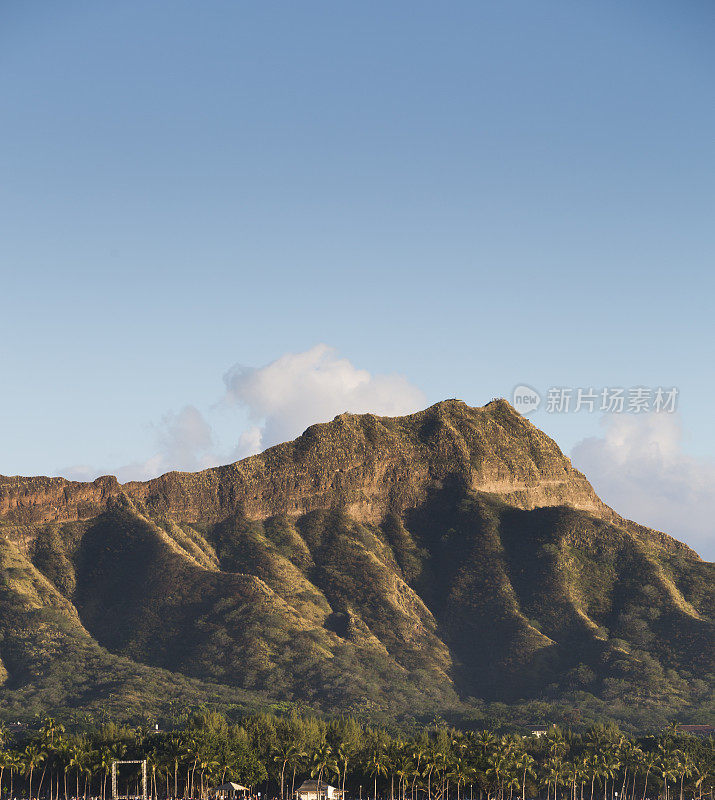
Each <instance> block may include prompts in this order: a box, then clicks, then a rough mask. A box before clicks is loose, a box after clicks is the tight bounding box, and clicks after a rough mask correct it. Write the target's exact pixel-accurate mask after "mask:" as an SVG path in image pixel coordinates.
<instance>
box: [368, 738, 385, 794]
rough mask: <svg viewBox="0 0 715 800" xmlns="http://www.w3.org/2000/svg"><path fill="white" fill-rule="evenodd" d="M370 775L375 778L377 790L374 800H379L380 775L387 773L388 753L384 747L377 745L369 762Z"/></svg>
mask: <svg viewBox="0 0 715 800" xmlns="http://www.w3.org/2000/svg"><path fill="white" fill-rule="evenodd" d="M367 767H368V770H369V771H370V775H372V776H373V777H374V778H375V791H374V794H373V800H377V779H378V777H379V776H380V775H387V755H386V753H385V750H384V748H382V747H375V748H374V749H373V751H372V753H371V754H370V758H369V759H368V762H367Z"/></svg>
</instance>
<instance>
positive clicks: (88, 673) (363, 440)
mask: <svg viewBox="0 0 715 800" xmlns="http://www.w3.org/2000/svg"><path fill="white" fill-rule="evenodd" d="M683 513H684V514H685V513H687V509H683ZM0 534H2V535H1V536H0V575H1V576H2V585H1V586H0V681H1V682H2V686H1V687H0V712H2V710H3V709H4V711H5V713H8V714H9V713H13V714H16V713H20V712H21V711H24V712H27V711H28V710H39V709H46V708H52V709H67V708H98V707H104V708H108V709H111V710H112V711H114V712H116V713H123V714H126V715H132V714H135V715H136V714H140V713H141V712H147V713H148V711H149V710H151V711H152V712H157V713H158V712H159V711H166V709H167V707H169V706H171V705H172V704H174V705H175V706H177V705H179V704H183V703H200V702H213V703H218V704H222V705H225V706H235V707H239V708H244V707H245V708H255V707H259V706H265V705H267V704H270V703H285V702H299V703H303V704H308V705H310V706H312V707H314V708H319V709H320V708H322V709H325V710H327V711H330V710H332V711H335V710H339V711H346V710H350V711H354V712H356V713H361V714H366V715H371V714H372V715H383V716H392V717H403V718H404V717H409V716H420V715H422V716H428V715H430V714H436V713H440V714H445V715H461V716H462V717H469V716H470V715H471V716H478V715H479V714H480V713H484V711H485V709H490V708H492V709H493V708H497V707H499V708H501V705H500V704H504V703H506V704H512V706H511V707H513V708H517V707H525V708H529V709H532V710H533V709H542V711H543V709H544V708H546V707H548V704H549V703H551V704H556V706H558V705H559V704H561V707H562V708H566V707H568V708H571V709H573V707H576V706H577V707H578V708H579V709H581V712H580V713H587V714H601V715H606V716H608V715H609V714H611V715H612V716H620V717H621V718H627V719H631V720H633V721H634V722H633V724H635V725H637V724H639V722H640V724H645V721H646V720H647V719H653V718H654V717H652V716H651V717H649V716H648V714H650V713H653V714H656V716H657V714H658V713H661V716H662V714H663V713H665V714H679V715H681V716H683V715H685V716H686V717H687V716H688V715H693V714H696V715H697V714H702V713H705V710H706V707H707V708H711V705H708V704H709V703H711V702H712V701H711V699H710V698H711V694H710V693H711V689H712V676H711V671H712V642H713V640H714V639H713V614H712V611H713V587H714V586H715V580H714V579H713V578H714V576H713V565H712V564H709V563H706V562H703V561H702V560H701V559H700V558H699V557H698V556H697V554H696V553H694V552H693V551H692V550H690V549H689V548H688V547H687V546H686V545H684V544H681V543H680V542H678V541H676V540H675V539H673V538H671V537H670V536H667V535H666V534H664V533H660V532H658V531H654V530H650V529H648V528H645V527H642V526H640V525H637V524H636V523H634V522H631V521H629V520H625V519H623V518H622V517H620V516H619V515H618V514H617V513H616V512H615V511H613V510H612V509H610V508H609V507H608V506H606V505H605V504H604V503H603V502H602V501H601V500H600V499H599V498H598V497H597V495H596V494H595V492H594V491H593V489H592V487H591V485H590V484H589V482H588V481H587V479H586V478H585V477H584V476H583V475H582V474H581V473H580V472H578V471H577V470H576V469H574V468H573V467H572V465H571V463H570V461H569V459H568V458H566V457H565V456H564V455H563V454H562V453H561V451H560V450H559V448H558V447H557V445H556V444H555V443H554V442H553V441H552V440H551V439H550V438H549V437H548V436H546V435H545V434H544V433H543V432H541V431H540V430H538V429H537V428H536V427H535V426H533V425H532V424H531V423H529V422H528V421H527V420H526V419H524V418H523V417H522V416H520V415H519V414H518V413H517V412H516V411H515V410H514V409H513V408H512V407H511V406H510V405H509V404H508V403H507V402H506V401H504V400H495V401H492V402H491V403H489V404H487V405H486V406H484V407H483V408H471V407H469V406H467V405H466V404H465V403H463V402H461V401H458V400H447V401H444V402H441V403H438V404H436V405H434V406H432V407H430V408H428V409H426V410H424V411H421V412H419V413H417V414H412V415H409V416H405V417H396V418H389V417H377V416H374V415H371V414H364V415H353V414H341V415H340V416H338V417H336V418H335V419H334V420H333V421H332V422H328V423H325V424H320V425H313V426H311V427H310V428H308V429H307V430H306V431H305V432H304V433H303V434H302V435H301V436H300V437H299V438H298V439H296V440H295V441H293V442H288V443H285V444H281V445H278V446H277V447H273V448H271V449H269V450H266V451H265V452H264V453H261V454H260V455H257V456H252V457H251V458H247V459H244V460H242V461H239V462H237V463H235V464H229V465H227V466H222V467H216V468H212V469H208V470H204V471H202V472H198V473H178V472H172V473H169V474H167V475H163V476H161V477H160V478H157V479H155V480H151V481H147V482H131V483H127V484H124V485H120V484H119V483H118V482H117V480H116V478H114V477H111V476H108V477H102V478H98V479H97V480H95V481H93V482H91V483H79V482H75V481H68V480H64V479H62V478H46V477H35V478H21V477H0ZM539 703H541V704H542V705H538V704H539ZM544 703H545V704H547V706H544V705H543V704H544ZM529 704H531V705H529ZM556 706H554V707H556ZM528 713H531V711H529V712H528ZM543 713H546V712H543ZM549 713H550V712H549ZM658 719H660V717H658Z"/></svg>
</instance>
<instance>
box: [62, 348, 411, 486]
mask: <svg viewBox="0 0 715 800" xmlns="http://www.w3.org/2000/svg"><path fill="white" fill-rule="evenodd" d="M224 382H225V385H226V392H225V395H224V397H223V402H222V403H221V405H222V406H224V408H225V407H226V406H228V407H229V408H231V409H234V410H236V409H240V410H241V411H243V412H244V414H243V415H242V416H243V417H244V419H245V413H247V414H248V417H249V419H250V421H251V423H252V425H251V427H249V428H248V429H247V430H245V431H243V433H241V434H240V436H239V437H238V440H237V442H236V440H234V442H232V443H231V444H229V445H223V446H221V445H220V444H219V443H217V442H216V437H215V434H214V432H213V430H212V427H211V425H210V424H209V422H208V421H207V419H206V416H205V415H204V414H202V413H201V411H199V410H198V409H197V408H195V407H194V406H184V408H182V409H181V411H179V412H178V413H169V414H166V415H165V416H164V418H163V419H162V421H161V423H160V424H159V425H156V426H154V432H155V447H154V452H153V454H152V455H151V456H150V457H149V458H147V459H145V460H144V461H136V462H133V463H130V464H125V465H124V466H121V467H119V468H114V469H104V470H99V469H96V468H92V467H91V466H87V465H84V464H82V465H75V466H72V467H67V468H65V469H62V470H60V474H62V475H64V476H65V477H68V478H71V479H73V480H85V481H86V480H93V479H94V478H96V477H97V476H98V475H103V474H107V473H108V472H114V474H116V476H117V478H118V479H119V481H120V482H121V483H124V482H126V481H130V480H148V479H149V478H154V477H156V476H157V475H161V474H163V473H165V472H170V471H171V470H181V471H194V470H200V469H205V468H206V467H211V466H215V465H216V464H225V463H228V462H230V461H235V460H237V459H239V458H244V457H245V456H248V455H253V454H254V453H258V452H260V451H261V450H263V449H265V448H266V447H269V446H270V445H273V444H278V443H279V442H282V441H287V440H289V439H293V438H295V437H296V436H298V435H299V434H300V433H302V432H303V431H304V430H305V428H307V427H308V426H309V425H312V424H313V423H315V422H324V421H326V420H329V419H332V418H333V417H334V416H335V415H336V414H340V413H342V412H343V411H352V412H354V413H364V412H372V413H374V414H392V415H397V414H406V413H408V412H410V411H416V410H418V409H419V408H421V407H423V406H424V404H425V397H424V395H423V393H422V392H421V391H420V390H419V389H417V388H416V387H415V386H413V385H412V384H411V383H409V381H408V380H407V379H406V378H404V377H402V376H400V375H372V374H371V373H369V372H368V371H367V370H364V369H358V368H357V367H355V366H353V364H351V362H350V361H348V360H347V359H345V358H339V357H338V355H337V353H336V352H335V350H333V349H332V348H330V347H328V346H327V345H323V344H321V345H316V346H315V347H312V348H311V349H310V350H306V351H305V352H303V353H288V354H286V355H284V356H281V357H280V358H278V359H276V360H275V361H272V362H271V363H270V364H266V365H265V366H263V367H242V366H238V365H237V366H234V367H233V368H232V369H230V370H229V371H228V372H227V373H226V375H225V376H224Z"/></svg>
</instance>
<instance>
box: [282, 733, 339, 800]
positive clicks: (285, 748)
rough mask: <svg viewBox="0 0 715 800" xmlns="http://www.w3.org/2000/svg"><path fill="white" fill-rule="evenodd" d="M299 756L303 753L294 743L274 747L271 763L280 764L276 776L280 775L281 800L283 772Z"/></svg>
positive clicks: (284, 742)
mask: <svg viewBox="0 0 715 800" xmlns="http://www.w3.org/2000/svg"><path fill="white" fill-rule="evenodd" d="M298 755H300V756H301V757H305V753H302V752H300V751H299V749H298V747H297V746H296V744H295V743H294V742H289V741H286V740H284V741H281V742H279V743H278V744H277V745H276V752H275V754H274V756H273V761H274V762H275V763H276V764H280V769H279V770H278V774H279V775H280V784H281V800H285V771H286V768H287V767H288V765H289V764H290V763H291V762H292V761H293V760H295V758H296V756H298ZM345 768H346V769H347V758H346V759H345Z"/></svg>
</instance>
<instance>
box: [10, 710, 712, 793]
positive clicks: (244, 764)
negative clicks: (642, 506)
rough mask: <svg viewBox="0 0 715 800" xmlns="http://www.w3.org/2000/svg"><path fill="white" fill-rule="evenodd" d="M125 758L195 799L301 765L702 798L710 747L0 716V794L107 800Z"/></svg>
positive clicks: (436, 779)
mask: <svg viewBox="0 0 715 800" xmlns="http://www.w3.org/2000/svg"><path fill="white" fill-rule="evenodd" d="M135 759H146V760H147V767H148V770H147V774H148V781H147V784H148V785H147V791H148V794H149V795H150V797H151V798H152V800H167V799H168V798H187V799H188V798H194V799H196V800H203V799H204V798H207V797H208V796H209V794H210V791H211V788H212V787H215V786H217V785H219V784H221V783H224V782H226V781H229V780H230V781H234V782H237V783H240V784H242V785H245V786H247V787H250V789H251V792H252V794H254V795H256V794H258V792H261V794H262V795H263V797H266V798H267V797H275V798H280V800H287V798H291V797H292V796H293V795H294V793H295V790H296V788H297V787H298V785H299V784H300V782H301V781H302V780H303V779H305V778H313V779H315V780H317V781H318V783H319V784H323V785H324V784H327V783H330V784H332V785H334V786H336V787H338V788H339V789H342V790H344V791H345V794H346V795H347V796H348V797H351V798H359V800H363V798H364V800H388V798H389V800H519V799H521V800H526V798H530V799H531V798H544V800H653V799H654V798H662V800H691V798H697V800H702V799H703V798H705V797H708V798H710V800H712V795H713V764H714V747H713V738H712V737H710V738H709V739H699V738H697V737H694V736H689V735H683V734H682V733H681V732H679V731H678V729H677V727H674V726H671V727H670V728H668V729H666V730H665V731H663V732H661V733H660V734H658V735H651V736H644V737H639V738H637V737H632V736H629V735H626V734H624V733H623V732H622V731H620V730H619V729H618V727H616V726H615V725H612V726H603V725H596V726H593V727H591V728H589V729H588V730H586V731H584V732H573V731H571V730H569V729H563V728H560V727H558V726H556V725H552V726H551V727H550V728H548V730H547V731H546V732H545V733H544V734H543V735H540V736H537V735H531V734H527V735H524V736H520V735H517V734H508V735H498V734H496V733H494V732H492V731H488V730H482V731H464V730H459V729H457V728H453V727H450V726H448V725H446V724H445V723H443V722H440V721H435V722H434V723H433V724H431V725H429V726H425V727H424V728H420V729H417V730H415V731H413V732H411V733H410V734H409V735H406V734H403V733H397V732H394V731H388V730H387V729H385V728H382V727H375V726H371V725H367V724H364V723H361V722H359V721H357V720H356V719H354V718H352V717H340V718H336V719H327V720H326V719H321V718H317V717H313V716H301V715H299V714H298V713H292V714H290V715H287V716H274V715H271V714H255V715H252V716H247V717H245V718H243V719H242V720H240V721H238V722H236V723H230V722H229V721H228V720H227V719H226V717H224V716H223V715H221V714H219V713H217V712H205V713H197V714H193V715H192V716H191V717H190V718H188V719H187V720H185V721H184V722H183V723H182V724H177V725H176V726H174V727H173V728H172V729H171V730H166V731H159V730H153V729H151V728H145V727H138V728H131V727H127V726H120V725H117V724H114V723H106V724H103V725H100V726H93V727H88V728H85V729H83V730H74V731H71V730H68V729H66V728H65V726H64V725H62V724H61V723H60V722H58V721H57V720H55V719H54V718H52V717H45V718H44V719H43V720H42V721H41V722H40V723H39V724H38V726H37V727H36V729H34V730H27V731H25V732H24V733H22V734H14V735H13V734H11V733H10V732H9V730H8V728H7V727H5V726H1V727H0V800H6V799H7V798H20V797H29V798H42V800H60V798H62V800H69V798H77V799H78V800H79V799H80V798H84V799H85V800H86V799H87V798H89V797H95V798H102V800H107V798H108V797H110V796H111V787H110V785H109V783H110V781H109V779H110V774H111V769H112V763H113V762H114V761H122V760H135ZM118 775H119V793H120V795H122V796H136V795H139V794H141V788H140V774H139V771H138V769H137V768H136V767H133V766H122V767H120V769H119V773H118Z"/></svg>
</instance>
